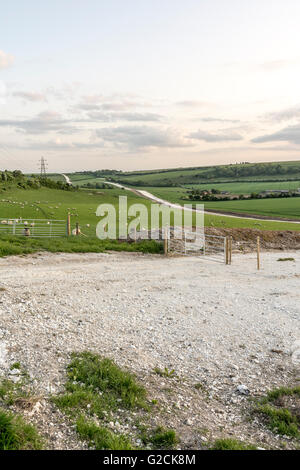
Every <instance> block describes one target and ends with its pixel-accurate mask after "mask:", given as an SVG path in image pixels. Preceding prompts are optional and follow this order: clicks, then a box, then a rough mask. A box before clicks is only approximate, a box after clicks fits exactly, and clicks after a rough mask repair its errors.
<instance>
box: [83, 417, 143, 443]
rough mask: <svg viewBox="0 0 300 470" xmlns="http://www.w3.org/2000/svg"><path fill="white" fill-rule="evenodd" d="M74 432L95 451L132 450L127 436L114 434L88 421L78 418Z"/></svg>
mask: <svg viewBox="0 0 300 470" xmlns="http://www.w3.org/2000/svg"><path fill="white" fill-rule="evenodd" d="M76 430H77V432H78V434H79V436H80V437H81V438H82V439H84V440H86V441H87V442H88V445H89V446H90V447H94V448H95V449H96V450H104V449H109V450H133V449H134V448H133V446H132V444H131V442H130V440H129V439H128V437H127V436H124V435H122V434H115V433H113V432H112V431H110V430H108V429H106V428H104V427H100V426H98V425H97V424H96V423H94V422H92V421H88V420H87V419H86V418H85V417H84V416H80V417H79V418H78V419H77V421H76Z"/></svg>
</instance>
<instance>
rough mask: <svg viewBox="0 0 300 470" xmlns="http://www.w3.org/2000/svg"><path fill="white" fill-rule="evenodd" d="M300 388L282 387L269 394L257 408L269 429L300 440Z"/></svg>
mask: <svg viewBox="0 0 300 470" xmlns="http://www.w3.org/2000/svg"><path fill="white" fill-rule="evenodd" d="M299 398H300V387H299V386H298V387H292V388H288V387H280V388H277V389H274V390H271V391H270V392H268V394H267V396H266V397H263V398H262V399H261V400H260V402H259V403H258V405H257V407H256V410H255V411H256V412H257V413H258V414H260V415H261V416H263V417H264V418H265V420H266V424H267V426H268V427H269V429H270V430H271V431H273V432H275V433H277V434H281V435H285V436H289V437H292V438H298V439H299V438H300V414H299V405H297V403H299ZM295 402H296V403H295Z"/></svg>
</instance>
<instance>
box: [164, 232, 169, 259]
mask: <svg viewBox="0 0 300 470" xmlns="http://www.w3.org/2000/svg"><path fill="white" fill-rule="evenodd" d="M164 232H165V239H164V252H165V255H166V256H167V255H168V227H165V230H164Z"/></svg>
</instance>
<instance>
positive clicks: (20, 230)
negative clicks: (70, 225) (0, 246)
mask: <svg viewBox="0 0 300 470" xmlns="http://www.w3.org/2000/svg"><path fill="white" fill-rule="evenodd" d="M4 234H5V235H16V236H27V237H30V238H32V237H33V238H37V237H44V238H46V237H47V238H55V237H64V236H65V235H66V234H67V224H66V221H65V220H49V219H21V218H19V219H0V235H4Z"/></svg>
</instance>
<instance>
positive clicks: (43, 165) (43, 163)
mask: <svg viewBox="0 0 300 470" xmlns="http://www.w3.org/2000/svg"><path fill="white" fill-rule="evenodd" d="M39 166H40V172H41V178H46V176H47V174H46V168H47V166H48V163H47V160H46V159H45V158H44V157H42V158H41V159H40V160H39Z"/></svg>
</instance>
